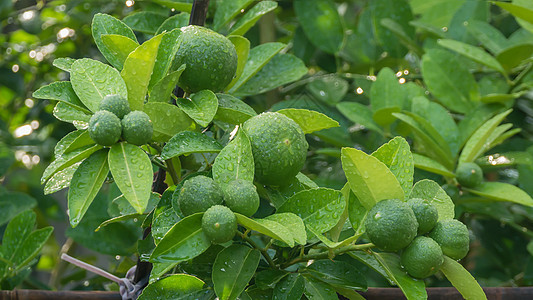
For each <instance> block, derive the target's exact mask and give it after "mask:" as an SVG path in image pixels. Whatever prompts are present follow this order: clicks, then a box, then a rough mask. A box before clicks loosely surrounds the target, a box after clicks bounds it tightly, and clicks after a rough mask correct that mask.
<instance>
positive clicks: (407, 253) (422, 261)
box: [401, 236, 444, 279]
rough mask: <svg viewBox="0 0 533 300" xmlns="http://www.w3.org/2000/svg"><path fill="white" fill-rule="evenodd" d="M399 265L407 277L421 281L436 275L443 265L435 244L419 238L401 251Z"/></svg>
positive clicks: (430, 240) (437, 246)
mask: <svg viewBox="0 0 533 300" xmlns="http://www.w3.org/2000/svg"><path fill="white" fill-rule="evenodd" d="M401 263H402V265H403V266H404V268H405V270H406V271H407V273H408V274H409V275H411V276H413V277H414V278H419V279H422V278H426V277H429V276H431V275H433V274H435V273H437V272H438V271H439V269H440V267H441V266H442V264H443V263H444V257H443V256H442V250H441V248H440V246H439V244H437V242H435V241H434V240H433V239H431V238H428V237H425V236H419V237H417V238H415V239H414V240H413V242H412V243H411V244H410V245H409V246H407V248H405V249H404V250H403V252H402V256H401Z"/></svg>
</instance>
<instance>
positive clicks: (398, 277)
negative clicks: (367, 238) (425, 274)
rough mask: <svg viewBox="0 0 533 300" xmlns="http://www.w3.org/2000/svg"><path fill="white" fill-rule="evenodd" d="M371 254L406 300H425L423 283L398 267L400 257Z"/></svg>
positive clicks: (391, 254)
mask: <svg viewBox="0 0 533 300" xmlns="http://www.w3.org/2000/svg"><path fill="white" fill-rule="evenodd" d="M372 254H373V256H374V257H375V258H376V260H377V261H378V262H379V264H380V265H381V266H382V267H383V268H384V269H385V272H387V275H388V276H389V277H390V278H391V279H392V280H394V282H395V283H396V284H397V285H398V287H399V288H400V289H401V290H402V292H403V294H404V295H405V297H406V298H407V299H408V300H419V299H427V293H426V285H425V284H424V281H422V280H417V279H414V278H413V277H411V276H409V275H408V274H407V273H406V272H405V270H404V269H403V268H402V267H401V266H400V257H399V256H398V255H397V254H393V253H375V252H373V253H372Z"/></svg>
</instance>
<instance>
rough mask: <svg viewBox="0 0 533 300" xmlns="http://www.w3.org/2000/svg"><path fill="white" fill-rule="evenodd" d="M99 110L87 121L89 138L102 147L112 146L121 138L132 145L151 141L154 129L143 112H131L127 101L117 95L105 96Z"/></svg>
mask: <svg viewBox="0 0 533 300" xmlns="http://www.w3.org/2000/svg"><path fill="white" fill-rule="evenodd" d="M98 108H99V110H98V111H97V112H96V113H94V115H92V117H91V119H90V120H89V128H88V131H89V136H90V137H91V139H93V141H95V142H96V143H97V144H99V145H102V146H112V145H114V144H115V143H116V142H118V141H119V140H120V138H121V137H122V138H123V139H124V140H125V141H126V142H128V143H130V144H134V145H138V146H140V145H144V144H146V143H148V142H149V141H150V140H151V139H152V134H153V132H154V128H153V126H152V121H151V120H150V117H149V116H148V115H147V114H146V113H145V112H143V111H138V110H135V111H131V110H130V106H129V103H128V100H126V99H124V98H123V97H121V96H119V95H107V96H105V97H104V99H102V102H100V105H99V107H98Z"/></svg>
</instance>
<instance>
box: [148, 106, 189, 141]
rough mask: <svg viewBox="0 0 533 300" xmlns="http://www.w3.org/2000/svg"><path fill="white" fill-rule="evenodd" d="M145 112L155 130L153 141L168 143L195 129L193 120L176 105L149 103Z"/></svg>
mask: <svg viewBox="0 0 533 300" xmlns="http://www.w3.org/2000/svg"><path fill="white" fill-rule="evenodd" d="M143 110H144V112H145V113H146V114H147V115H148V116H149V117H150V120H151V121H152V126H153V128H154V134H153V136H152V140H154V141H156V142H167V141H168V140H169V139H170V138H171V137H172V136H174V135H175V134H177V133H179V132H181V131H183V130H187V129H189V130H190V129H191V127H192V128H193V127H194V123H193V122H192V120H191V119H190V118H189V117H188V116H187V115H186V114H185V113H184V112H183V111H182V110H181V109H179V108H178V107H177V106H175V105H172V104H169V103H163V102H148V103H146V104H145V105H144V108H143Z"/></svg>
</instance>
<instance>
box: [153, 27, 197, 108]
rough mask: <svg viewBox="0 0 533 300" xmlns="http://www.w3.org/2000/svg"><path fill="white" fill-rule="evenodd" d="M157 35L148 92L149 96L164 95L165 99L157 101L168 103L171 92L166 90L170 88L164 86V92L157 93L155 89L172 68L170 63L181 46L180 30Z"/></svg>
mask: <svg viewBox="0 0 533 300" xmlns="http://www.w3.org/2000/svg"><path fill="white" fill-rule="evenodd" d="M187 22H188V21H187ZM159 35H161V36H162V38H161V42H160V43H159V47H158V48H157V55H156V57H155V62H154V66H153V72H152V75H151V77H150V82H149V83H148V91H149V92H150V94H151V93H153V92H158V93H162V92H164V93H165V95H164V97H166V99H165V100H159V101H165V102H166V101H168V98H169V96H170V92H172V90H170V91H169V92H167V90H169V89H170V87H168V86H165V90H164V91H157V90H156V89H155V88H156V85H157V84H158V83H160V82H161V81H162V80H163V79H164V78H165V77H167V76H169V74H168V72H169V70H170V68H171V66H172V61H173V59H174V56H175V55H176V52H177V51H178V49H179V47H180V45H181V39H180V35H181V30H180V29H179V28H177V29H174V30H171V31H169V32H165V33H163V34H159ZM181 68H182V66H180V67H179V68H178V70H176V71H174V72H177V71H179V70H180V69H181ZM183 68H185V67H183ZM182 72H183V70H182ZM179 74H180V75H181V72H179ZM175 76H176V75H174V77H175ZM174 77H172V78H171V79H174ZM176 80H177V79H176ZM168 81H170V80H169V79H167V82H168ZM175 86H176V84H174V86H173V87H172V88H175Z"/></svg>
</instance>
